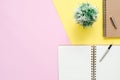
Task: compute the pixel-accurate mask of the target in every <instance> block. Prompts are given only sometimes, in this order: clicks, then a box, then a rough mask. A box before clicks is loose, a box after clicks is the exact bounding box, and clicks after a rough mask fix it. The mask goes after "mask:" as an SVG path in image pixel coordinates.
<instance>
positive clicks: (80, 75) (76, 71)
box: [58, 45, 120, 80]
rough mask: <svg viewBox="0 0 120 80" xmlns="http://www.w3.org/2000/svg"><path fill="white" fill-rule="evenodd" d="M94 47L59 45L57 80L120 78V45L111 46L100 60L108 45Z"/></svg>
mask: <svg viewBox="0 0 120 80" xmlns="http://www.w3.org/2000/svg"><path fill="white" fill-rule="evenodd" d="M94 47H95V50H93V47H92V46H59V48H58V53H59V80H120V46H112V47H111V49H110V51H109V53H108V54H107V55H106V57H105V58H104V59H103V61H102V62H99V60H100V58H101V57H102V56H103V54H104V52H105V51H106V49H107V48H108V45H105V46H94ZM92 52H94V55H93V53H92ZM93 56H94V58H93ZM93 59H94V60H93ZM93 62H94V64H93ZM93 67H94V69H93ZM93 73H94V75H93ZM93 76H94V78H93Z"/></svg>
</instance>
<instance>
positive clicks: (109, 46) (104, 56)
mask: <svg viewBox="0 0 120 80" xmlns="http://www.w3.org/2000/svg"><path fill="white" fill-rule="evenodd" d="M111 47H112V44H110V45H109V47H108V49H107V50H106V52H105V53H104V54H103V56H102V58H101V59H100V61H99V62H101V61H102V60H103V59H104V58H105V56H106V55H107V53H108V52H109V50H110V48H111Z"/></svg>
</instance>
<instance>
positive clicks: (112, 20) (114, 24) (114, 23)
mask: <svg viewBox="0 0 120 80" xmlns="http://www.w3.org/2000/svg"><path fill="white" fill-rule="evenodd" d="M110 20H111V22H112V25H113V27H114V28H115V29H117V25H116V21H115V19H114V18H113V17H110Z"/></svg>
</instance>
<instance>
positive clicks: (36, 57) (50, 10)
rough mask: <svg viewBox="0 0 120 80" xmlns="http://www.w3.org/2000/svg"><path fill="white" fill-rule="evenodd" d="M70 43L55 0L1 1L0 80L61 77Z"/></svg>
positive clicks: (52, 79) (44, 79) (53, 79)
mask: <svg viewBox="0 0 120 80" xmlns="http://www.w3.org/2000/svg"><path fill="white" fill-rule="evenodd" d="M68 43H70V42H69V39H68V37H67V35H66V32H65V30H64V28H63V25H62V24H61V21H60V19H59V16H58V14H57V12H56V9H55V6H54V5H53V2H52V0H0V80H58V53H57V48H58V45H59V44H68Z"/></svg>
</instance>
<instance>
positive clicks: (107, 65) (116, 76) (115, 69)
mask: <svg viewBox="0 0 120 80" xmlns="http://www.w3.org/2000/svg"><path fill="white" fill-rule="evenodd" d="M107 48H108V46H97V65H96V66H97V70H96V77H97V80H120V47H119V46H112V47H111V49H110V51H109V52H108V54H107V55H106V57H105V58H104V59H103V61H102V62H101V63H99V60H100V58H101V57H102V55H103V54H104V52H105V51H106V49H107Z"/></svg>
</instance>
